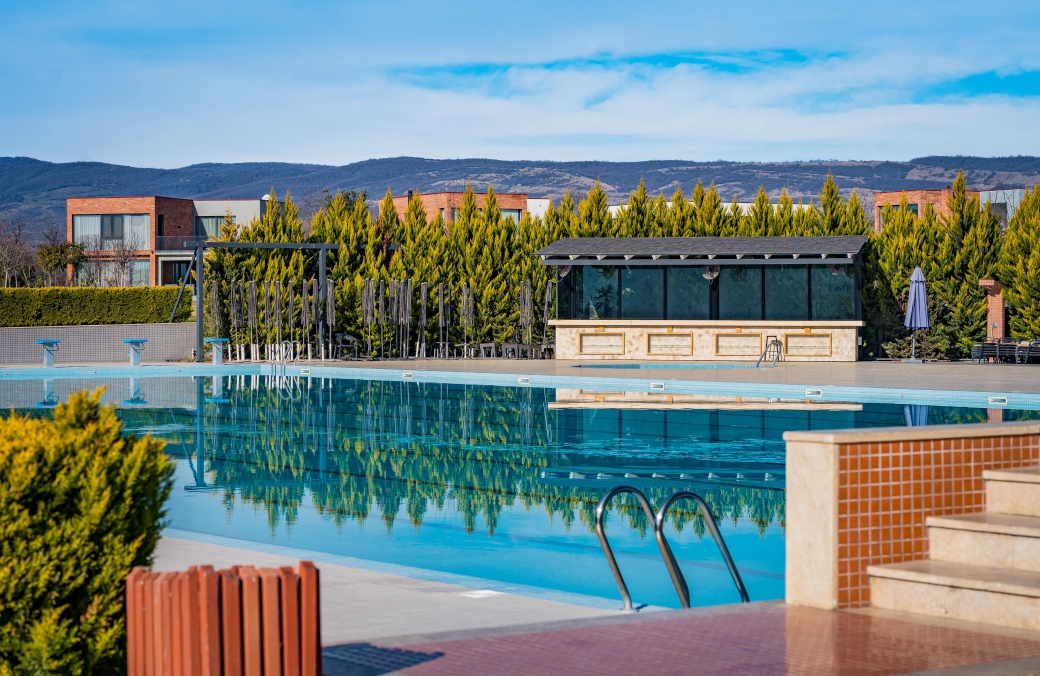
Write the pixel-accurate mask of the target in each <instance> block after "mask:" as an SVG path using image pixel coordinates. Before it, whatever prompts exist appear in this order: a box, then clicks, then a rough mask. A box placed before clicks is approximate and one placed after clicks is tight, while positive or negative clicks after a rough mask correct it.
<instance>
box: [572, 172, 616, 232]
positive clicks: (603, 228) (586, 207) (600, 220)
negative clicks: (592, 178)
mask: <svg viewBox="0 0 1040 676" xmlns="http://www.w3.org/2000/svg"><path fill="white" fill-rule="evenodd" d="M610 220H611V219H610V211H609V210H608V209H607V193H606V191H604V190H603V186H602V185H600V182H599V180H597V181H596V185H594V186H593V187H592V189H591V190H589V194H588V196H586V197H585V199H583V200H581V202H579V203H578V232H579V233H580V234H579V235H578V236H579V237H604V236H605V235H606V233H608V232H610V227H611V223H610Z"/></svg>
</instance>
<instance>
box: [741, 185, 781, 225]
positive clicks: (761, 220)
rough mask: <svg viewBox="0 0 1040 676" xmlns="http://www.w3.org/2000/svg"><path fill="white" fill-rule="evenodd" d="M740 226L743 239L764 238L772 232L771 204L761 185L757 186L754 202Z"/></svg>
mask: <svg viewBox="0 0 1040 676" xmlns="http://www.w3.org/2000/svg"><path fill="white" fill-rule="evenodd" d="M742 226H743V227H742V228H741V229H742V230H743V232H742V233H741V234H742V235H743V236H744V237H765V236H767V235H769V234H770V233H771V232H772V231H773V204H772V203H771V202H770V201H769V195H768V193H766V189H765V188H764V187H763V186H761V185H760V186H758V193H757V194H755V201H754V202H752V203H751V210H750V211H749V212H748V215H747V217H746V218H745V219H743V223H742Z"/></svg>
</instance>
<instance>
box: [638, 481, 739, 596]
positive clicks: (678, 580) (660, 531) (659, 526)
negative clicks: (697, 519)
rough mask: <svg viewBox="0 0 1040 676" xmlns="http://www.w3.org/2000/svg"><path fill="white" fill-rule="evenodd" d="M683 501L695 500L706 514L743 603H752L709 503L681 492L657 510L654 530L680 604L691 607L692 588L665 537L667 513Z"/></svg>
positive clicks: (709, 528)
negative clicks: (674, 504) (677, 501)
mask: <svg viewBox="0 0 1040 676" xmlns="http://www.w3.org/2000/svg"><path fill="white" fill-rule="evenodd" d="M682 499H687V500H693V501H694V502H696V503H697V505H698V506H699V507H700V508H701V512H702V513H703V514H704V521H705V523H706V524H707V526H708V530H709V531H711V537H712V538H714V540H715V544H716V545H718V547H719V553H720V554H722V560H723V561H725V562H726V568H728V569H729V574H730V575H731V576H732V577H733V584H735V585H737V592H738V593H739V594H740V601H741V603H750V601H751V599H750V598H749V597H748V593H747V588H746V587H745V586H744V580H742V579H741V577H740V572H739V571H738V570H737V565H736V564H735V563H733V557H732V556H731V555H730V553H729V548H728V547H726V542H725V540H723V539H722V533H720V532H719V526H718V524H717V523H716V522H715V516H714V515H713V514H712V513H711V508H710V507H708V503H706V502H704V498H702V497H701V496H699V495H697V494H696V493H692V492H690V491H679V492H678V493H674V494H673V495H672V496H671V497H670V498H668V499H667V500H665V501H664V504H663V505H661V508H660V509H659V510H657V518H656V520H655V522H654V530H655V531H656V532H657V547H658V548H659V549H660V550H661V556H662V557H664V559H665V566H667V568H668V573H669V575H671V577H672V584H673V585H675V593H677V594H678V595H679V602H680V603H681V604H682V607H683V608H689V607H690V588H689V586H688V585H687V584H686V578H685V576H683V574H682V570H681V569H680V568H679V563H678V562H677V561H676V560H675V555H674V554H672V548H671V547H670V546H669V545H668V540H666V539H665V537H664V517H665V513H666V512H667V511H668V508H669V507H671V506H672V503H673V502H675V501H676V500H682Z"/></svg>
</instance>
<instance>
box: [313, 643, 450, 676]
mask: <svg viewBox="0 0 1040 676" xmlns="http://www.w3.org/2000/svg"><path fill="white" fill-rule="evenodd" d="M322 654H323V655H325V656H326V657H331V658H332V659H334V660H340V661H342V662H350V663H351V664H357V665H359V666H362V667H371V668H373V669H380V670H384V669H385V670H386V671H388V672H389V671H396V670H398V669H404V668H406V667H411V666H415V665H416V664H422V663H423V662H429V661H430V660H435V659H437V658H438V657H443V656H444V653H440V652H436V653H420V652H416V651H414V650H402V649H400V648H380V647H379V646H374V645H371V644H369V643H360V644H357V645H349V646H342V647H339V648H326V649H325V650H323V651H322Z"/></svg>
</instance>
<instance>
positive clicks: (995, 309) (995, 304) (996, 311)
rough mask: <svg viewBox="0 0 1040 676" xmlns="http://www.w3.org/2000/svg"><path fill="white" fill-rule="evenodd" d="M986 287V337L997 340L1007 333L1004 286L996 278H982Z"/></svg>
mask: <svg viewBox="0 0 1040 676" xmlns="http://www.w3.org/2000/svg"><path fill="white" fill-rule="evenodd" d="M979 286H981V287H982V288H984V289H986V306H987V312H986V338H988V339H990V340H997V339H999V338H1003V337H1004V336H1006V335H1007V321H1006V320H1007V311H1006V309H1005V307H1004V293H1003V292H1004V287H1003V286H1001V284H1000V282H998V281H996V280H995V279H980V280H979Z"/></svg>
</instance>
